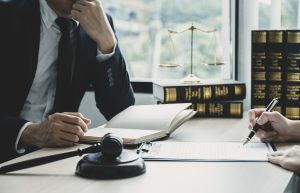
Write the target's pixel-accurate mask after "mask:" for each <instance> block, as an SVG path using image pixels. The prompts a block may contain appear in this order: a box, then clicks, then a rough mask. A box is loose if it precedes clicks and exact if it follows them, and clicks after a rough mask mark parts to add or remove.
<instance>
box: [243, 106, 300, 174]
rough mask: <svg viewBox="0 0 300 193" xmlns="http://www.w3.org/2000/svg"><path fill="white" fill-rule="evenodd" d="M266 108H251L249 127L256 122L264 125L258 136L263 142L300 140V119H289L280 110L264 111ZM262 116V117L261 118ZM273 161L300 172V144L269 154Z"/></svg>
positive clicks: (269, 158) (270, 159)
mask: <svg viewBox="0 0 300 193" xmlns="http://www.w3.org/2000/svg"><path fill="white" fill-rule="evenodd" d="M263 111H264V109H251V110H250V111H249V113H248V115H249V129H250V128H252V127H253V125H254V124H255V122H256V121H257V123H258V124H260V125H263V129H260V130H258V132H257V133H256V136H257V137H258V138H259V139H261V140H262V141H263V142H271V141H273V142H288V141H300V121H298V120H297V121H293V120H289V119H287V118H286V117H284V116H283V115H281V114H280V113H278V112H263ZM259 117H260V118H259ZM268 160H269V162H271V163H274V164H277V165H280V166H281V167H283V168H285V169H288V170H291V171H295V172H297V173H298V174H299V173H300V146H295V147H294V148H291V149H288V150H285V151H276V152H274V153H271V154H269V155H268Z"/></svg>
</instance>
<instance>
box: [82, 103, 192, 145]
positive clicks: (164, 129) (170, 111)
mask: <svg viewBox="0 0 300 193" xmlns="http://www.w3.org/2000/svg"><path fill="white" fill-rule="evenodd" d="M190 106H191V103H177V104H159V105H135V106H130V107H128V108H127V109H125V110H123V111H122V112H120V113H119V114H117V115H116V116H115V117H113V118H112V119H111V120H110V121H109V122H108V123H107V124H106V126H105V128H103V127H97V128H94V129H90V130H89V131H88V132H87V133H86V134H85V136H84V137H82V138H81V139H80V142H90V143H92V142H99V141H101V139H102V136H104V135H105V134H106V133H114V134H116V135H118V136H119V137H121V138H123V142H124V144H125V145H126V144H127V145H134V144H140V143H142V142H147V141H153V140H156V139H160V138H164V137H168V136H169V135H170V134H171V133H173V132H174V131H175V130H176V129H177V128H178V127H179V126H180V125H181V124H183V123H184V122H185V121H187V120H188V119H190V118H192V117H193V116H194V115H195V113H196V112H195V111H194V110H192V109H188V108H189V107H190Z"/></svg>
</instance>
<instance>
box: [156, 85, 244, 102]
mask: <svg viewBox="0 0 300 193" xmlns="http://www.w3.org/2000/svg"><path fill="white" fill-rule="evenodd" d="M153 96H154V97H155V98H156V99H157V100H159V101H161V102H162V103H184V102H192V103H197V102H205V101H228V100H243V99H244V98H245V96H246V85H245V83H243V82H240V81H234V80H218V81H217V80H203V81H202V82H201V83H199V84H180V83H179V80H156V81H154V82H153Z"/></svg>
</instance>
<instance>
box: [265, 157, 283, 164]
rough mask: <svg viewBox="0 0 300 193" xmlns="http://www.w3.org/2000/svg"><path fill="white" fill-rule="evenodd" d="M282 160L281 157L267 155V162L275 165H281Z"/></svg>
mask: <svg viewBox="0 0 300 193" xmlns="http://www.w3.org/2000/svg"><path fill="white" fill-rule="evenodd" d="M282 158H283V156H282V155H268V161H269V162H271V163H273V164H277V165H281V162H282Z"/></svg>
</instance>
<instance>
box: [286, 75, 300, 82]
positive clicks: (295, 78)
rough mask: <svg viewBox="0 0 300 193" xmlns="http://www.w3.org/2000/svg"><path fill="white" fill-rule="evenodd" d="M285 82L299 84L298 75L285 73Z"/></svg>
mask: <svg viewBox="0 0 300 193" xmlns="http://www.w3.org/2000/svg"><path fill="white" fill-rule="evenodd" d="M287 81H290V82H299V81H300V73H287Z"/></svg>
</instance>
